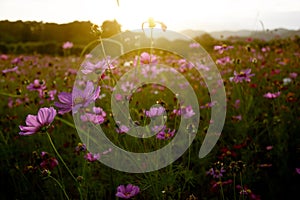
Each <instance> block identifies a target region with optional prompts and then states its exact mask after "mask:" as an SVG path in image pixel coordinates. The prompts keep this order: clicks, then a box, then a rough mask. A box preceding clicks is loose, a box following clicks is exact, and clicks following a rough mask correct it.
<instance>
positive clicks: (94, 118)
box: [80, 107, 106, 124]
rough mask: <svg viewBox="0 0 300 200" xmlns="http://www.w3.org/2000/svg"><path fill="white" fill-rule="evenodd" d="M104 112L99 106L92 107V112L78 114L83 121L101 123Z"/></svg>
mask: <svg viewBox="0 0 300 200" xmlns="http://www.w3.org/2000/svg"><path fill="white" fill-rule="evenodd" d="M105 117H106V113H105V112H104V110H103V109H102V108H100V107H93V113H85V114H84V115H81V116H80V119H81V120H82V121H84V122H87V121H89V122H92V123H94V124H102V123H103V122H104V120H105Z"/></svg>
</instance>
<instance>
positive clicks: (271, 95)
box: [264, 92, 280, 99]
mask: <svg viewBox="0 0 300 200" xmlns="http://www.w3.org/2000/svg"><path fill="white" fill-rule="evenodd" d="M279 96H280V92H275V93H271V92H268V93H266V94H264V97H265V98H267V99H275V98H277V97H279Z"/></svg>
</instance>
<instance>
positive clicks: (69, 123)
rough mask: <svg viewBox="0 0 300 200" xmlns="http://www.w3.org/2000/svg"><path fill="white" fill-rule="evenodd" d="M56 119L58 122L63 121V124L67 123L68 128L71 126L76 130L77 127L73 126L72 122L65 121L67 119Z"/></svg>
mask: <svg viewBox="0 0 300 200" xmlns="http://www.w3.org/2000/svg"><path fill="white" fill-rule="evenodd" d="M55 119H57V120H59V121H61V122H63V123H65V124H66V125H68V126H70V127H72V128H75V129H76V127H75V125H74V124H72V123H71V122H69V121H67V120H65V119H63V118H60V117H55Z"/></svg>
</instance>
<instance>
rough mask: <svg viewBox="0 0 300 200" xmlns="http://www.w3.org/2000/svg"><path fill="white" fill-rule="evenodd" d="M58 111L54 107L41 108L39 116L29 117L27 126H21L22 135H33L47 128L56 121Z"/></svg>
mask: <svg viewBox="0 0 300 200" xmlns="http://www.w3.org/2000/svg"><path fill="white" fill-rule="evenodd" d="M55 116H56V110H55V109H54V108H53V107H50V108H40V109H39V111H38V113H37V115H28V116H27V118H26V126H22V125H20V126H19V128H20V130H21V132H20V133H19V134H20V135H32V134H35V133H37V132H39V131H40V130H42V129H43V128H47V127H48V126H49V125H50V124H51V123H52V122H53V120H54V118H55Z"/></svg>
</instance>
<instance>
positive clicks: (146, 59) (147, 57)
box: [134, 52, 158, 66]
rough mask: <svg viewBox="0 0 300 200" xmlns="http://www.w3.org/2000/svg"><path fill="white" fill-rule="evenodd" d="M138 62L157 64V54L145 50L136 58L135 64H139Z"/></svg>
mask: <svg viewBox="0 0 300 200" xmlns="http://www.w3.org/2000/svg"><path fill="white" fill-rule="evenodd" d="M138 62H140V64H143V65H149V64H150V65H156V64H157V63H158V59H157V57H156V56H155V55H152V54H149V53H147V52H143V53H142V54H141V56H140V57H139V58H138V57H136V58H135V60H134V66H137V64H139V63H138Z"/></svg>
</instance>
